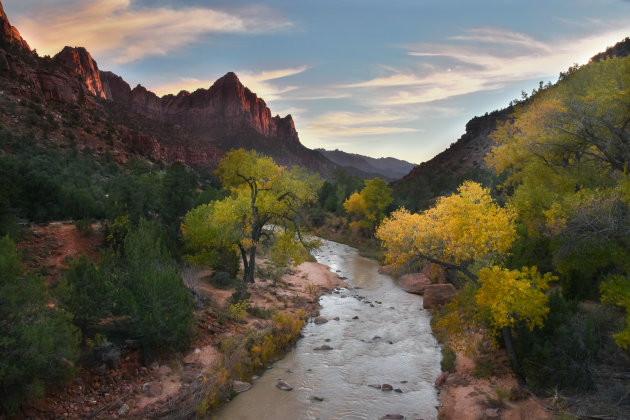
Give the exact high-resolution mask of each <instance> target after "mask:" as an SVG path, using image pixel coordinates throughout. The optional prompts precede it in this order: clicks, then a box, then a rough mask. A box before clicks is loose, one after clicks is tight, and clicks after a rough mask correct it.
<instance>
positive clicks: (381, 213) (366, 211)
mask: <svg viewBox="0 0 630 420" xmlns="http://www.w3.org/2000/svg"><path fill="white" fill-rule="evenodd" d="M393 201H394V199H393V198H392V189H391V188H389V187H388V186H387V183H386V182H385V181H383V180H382V179H380V178H374V179H371V180H366V181H365V188H363V189H362V190H361V192H360V193H356V192H355V193H354V194H352V195H351V196H350V197H348V199H347V200H346V201H345V202H344V203H343V207H344V209H345V210H346V212H347V213H349V214H350V215H353V216H354V217H355V219H356V220H355V221H353V222H352V223H351V224H350V226H351V227H356V228H359V229H363V230H365V231H367V232H369V233H371V232H373V230H374V229H375V227H376V226H377V225H378V224H379V223H380V221H381V220H383V218H384V217H385V210H386V209H387V207H389V205H390V204H391V203H392V202H393Z"/></svg>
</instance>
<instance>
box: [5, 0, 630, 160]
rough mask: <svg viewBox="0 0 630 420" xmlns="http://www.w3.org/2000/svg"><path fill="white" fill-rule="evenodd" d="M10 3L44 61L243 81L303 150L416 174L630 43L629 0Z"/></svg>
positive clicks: (126, 74)
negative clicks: (468, 129)
mask: <svg viewBox="0 0 630 420" xmlns="http://www.w3.org/2000/svg"><path fill="white" fill-rule="evenodd" d="M42 3H43V2H42V1H41V0H4V1H3V5H4V8H5V11H6V13H7V15H8V16H9V19H10V20H11V22H12V23H13V25H15V26H17V27H18V29H19V30H20V31H21V33H22V36H23V37H24V38H25V39H26V40H27V41H28V42H29V44H30V45H31V47H32V48H36V49H37V51H38V52H39V53H40V54H42V55H43V54H50V55H54V54H55V53H56V52H58V51H60V50H61V48H63V46H65V45H71V46H84V47H86V48H87V49H88V50H89V51H90V52H91V53H92V56H93V57H94V58H95V59H96V60H97V62H98V64H99V67H100V68H101V69H102V70H111V71H113V72H115V73H117V74H119V75H120V76H122V77H123V78H124V79H125V80H126V81H127V82H129V84H131V85H132V86H135V85H136V84H139V83H140V84H142V85H143V86H145V87H147V88H148V89H150V90H153V91H154V92H156V93H158V94H160V95H162V94H166V93H177V92H178V91H179V90H181V89H186V90H195V89H196V88H200V87H204V88H207V87H209V86H210V85H211V84H212V83H213V81H214V80H216V79H217V78H219V77H220V76H222V75H223V74H225V73H227V72H228V71H234V72H236V73H237V75H238V76H239V78H240V79H241V81H242V82H243V83H244V84H245V85H246V86H248V87H249V88H250V89H251V90H252V91H254V92H255V93H257V94H258V95H259V96H260V97H262V98H263V99H264V100H265V101H266V102H267V104H268V105H269V107H270V108H271V111H272V113H273V114H274V115H275V114H280V115H283V116H284V115H285V114H289V113H290V114H292V115H293V118H294V120H295V124H296V128H297V130H298V132H299V135H300V139H301V141H302V143H304V144H305V145H306V146H308V147H311V148H315V147H325V148H327V149H335V148H339V149H342V150H344V151H348V152H354V153H361V154H365V155H369V156H373V157H381V156H394V157H397V158H400V159H405V160H408V161H411V162H415V163H419V162H422V161H425V160H427V159H430V158H431V157H432V156H434V155H435V154H437V153H439V152H440V151H442V150H443V149H445V148H446V147H448V145H449V144H450V143H452V142H454V141H455V140H457V138H459V136H461V134H463V132H464V130H465V124H466V122H467V121H468V120H469V119H470V118H472V117H473V116H475V115H482V114H484V113H486V112H489V111H492V110H494V109H499V108H503V107H505V106H507V105H508V103H509V102H510V100H511V99H514V98H517V97H520V93H521V91H522V90H525V91H528V92H529V91H531V90H532V89H533V88H535V87H537V85H538V82H539V81H540V80H543V81H545V82H546V81H552V82H555V81H556V79H557V75H558V73H559V72H560V71H564V70H566V69H567V67H569V66H570V65H571V64H573V63H576V62H577V63H580V64H583V63H585V62H586V61H587V60H588V58H589V57H591V56H592V55H594V54H595V53H597V52H599V51H603V50H604V49H605V48H606V47H607V46H610V45H613V44H615V43H616V42H617V41H620V40H621V39H623V38H625V37H626V36H630V1H627V0H626V1H624V0H572V1H558V0H546V1H535V0H530V1H527V2H524V1H522V0H502V1H499V0H495V1H483V0H480V1H470V0H460V1H455V0H442V1H437V0H404V1H403V0H381V1H375V0H318V1H311V0H273V1H260V2H256V1H255V0H254V1H241V0H231V1H228V0H225V1H206V0H179V1H174V0H156V1H149V0H47V1H46V2H45V4H43V5H42Z"/></svg>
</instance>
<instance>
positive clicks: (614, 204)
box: [487, 57, 630, 345]
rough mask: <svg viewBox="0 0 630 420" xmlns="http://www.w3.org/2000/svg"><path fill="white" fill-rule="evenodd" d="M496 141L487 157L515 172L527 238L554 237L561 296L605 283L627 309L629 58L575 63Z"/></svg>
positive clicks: (516, 202)
mask: <svg viewBox="0 0 630 420" xmlns="http://www.w3.org/2000/svg"><path fill="white" fill-rule="evenodd" d="M491 137H492V139H493V140H494V141H495V142H496V143H497V146H496V147H494V148H493V150H492V152H491V153H490V154H489V156H488V157H487V162H488V164H489V166H491V167H493V168H494V169H495V170H496V171H497V173H499V174H503V175H507V182H506V184H507V186H508V187H509V188H508V190H511V191H512V193H511V194H510V195H509V202H510V204H511V205H512V206H513V207H514V208H515V210H516V211H517V213H518V217H519V219H520V220H521V221H522V223H524V224H525V225H526V226H527V228H528V235H529V236H530V237H531V238H545V239H546V240H548V242H549V243H550V247H549V249H548V252H549V254H551V255H552V256H553V259H552V260H553V261H552V262H553V265H554V268H555V270H556V271H557V272H558V273H560V274H561V278H562V283H563V293H564V294H565V295H566V296H569V297H574V298H575V297H577V298H593V297H594V295H595V294H596V293H597V290H598V289H599V291H600V293H601V294H602V301H603V302H607V303H611V304H615V305H618V306H621V307H626V306H625V304H623V303H621V304H620V303H619V302H622V301H621V300H619V299H617V298H615V297H614V296H613V293H612V292H611V291H613V290H616V291H621V290H626V289H628V290H630V287H627V288H625V289H624V288H623V287H621V286H622V285H623V284H624V283H623V282H624V281H625V282H628V280H627V279H628V276H629V275H630V255H629V252H628V249H630V248H629V247H630V242H629V240H628V237H629V233H630V199H629V195H628V191H630V190H629V189H628V185H630V183H629V181H628V180H629V176H628V171H629V170H630V57H623V58H609V59H606V60H602V61H599V62H591V63H588V64H587V65H584V66H581V67H573V68H571V69H570V71H569V72H568V73H566V74H565V75H564V76H563V77H562V78H561V80H560V81H559V82H558V83H557V84H556V85H555V86H552V87H549V88H547V89H545V90H544V91H542V92H538V94H536V95H535V96H533V97H532V98H530V101H528V102H527V103H524V104H521V105H519V106H517V107H516V111H515V113H514V114H513V115H512V117H511V118H510V119H509V120H508V121H506V122H505V123H504V124H502V125H500V126H499V127H498V129H497V130H496V132H495V133H493V135H492V136H491ZM620 279H623V280H620ZM602 281H604V282H607V283H604V284H602V285H600V283H601V282H602ZM617 337H619V336H617ZM618 343H624V344H625V345H627V343H628V342H627V341H624V340H620V341H618ZM620 345H621V344H620Z"/></svg>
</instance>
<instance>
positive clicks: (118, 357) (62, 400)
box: [18, 224, 345, 419]
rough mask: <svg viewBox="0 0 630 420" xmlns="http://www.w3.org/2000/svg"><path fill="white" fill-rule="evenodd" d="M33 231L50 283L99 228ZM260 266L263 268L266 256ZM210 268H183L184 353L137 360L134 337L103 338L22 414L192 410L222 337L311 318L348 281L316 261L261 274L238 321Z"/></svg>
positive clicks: (91, 243) (91, 244) (150, 414)
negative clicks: (190, 322) (281, 320)
mask: <svg viewBox="0 0 630 420" xmlns="http://www.w3.org/2000/svg"><path fill="white" fill-rule="evenodd" d="M37 230H38V236H37V238H43V239H41V240H38V241H31V242H29V243H28V244H23V247H24V248H27V249H28V251H29V252H30V253H31V254H32V255H36V256H39V255H45V256H46V257H45V259H42V260H41V261H39V260H38V261H37V262H38V264H39V265H40V266H46V267H51V268H50V269H49V270H48V271H49V276H48V277H47V278H46V281H47V283H51V284H54V283H55V282H56V280H55V278H56V277H55V273H58V272H63V270H65V269H67V261H71V260H72V258H76V257H77V256H78V255H80V254H81V253H86V252H87V253H88V254H89V255H90V256H91V257H92V259H93V260H95V259H96V255H97V253H95V252H94V251H93V249H95V248H96V247H97V245H98V244H99V243H100V240H101V238H100V236H99V235H98V234H97V233H94V234H93V235H91V236H89V237H85V236H84V235H81V234H80V233H79V232H78V231H77V230H76V227H75V226H74V225H73V224H50V225H46V226H38V227H37ZM50 244H53V245H50ZM260 266H261V267H264V266H265V261H264V260H263V261H261V262H260ZM210 274H211V272H210V271H208V270H194V271H193V272H187V273H185V275H186V276H187V277H188V278H189V280H190V277H191V276H192V277H193V279H192V281H191V282H190V284H189V287H191V288H193V289H194V294H195V295H196V296H197V299H198V309H197V310H196V311H195V318H196V322H197V327H198V328H197V330H198V336H197V338H196V340H195V342H194V343H193V345H192V346H191V347H190V350H189V351H188V352H186V353H185V354H183V355H181V356H174V355H173V354H171V353H162V354H159V355H158V357H157V360H156V361H155V362H154V363H152V364H151V365H150V366H142V364H141V363H140V357H139V351H138V349H137V348H135V346H134V344H133V342H128V343H120V344H113V343H106V344H105V345H103V346H102V347H101V348H97V349H96V351H95V352H93V353H92V354H90V355H89V357H88V358H87V359H86V358H84V359H83V360H82V362H81V365H80V366H77V367H78V373H77V375H76V376H75V377H74V378H73V379H72V380H71V381H69V382H68V383H66V384H65V385H63V386H56V387H52V388H49V389H48V390H47V393H46V396H45V398H44V399H43V400H41V401H38V402H34V403H31V404H25V409H24V412H23V413H22V415H21V417H22V418H74V419H79V418H104V419H105V418H107V419H116V418H145V417H146V418H167V417H171V418H181V417H182V416H184V417H185V414H188V415H192V414H196V410H197V407H196V401H197V402H199V401H201V400H202V399H203V398H202V397H203V396H197V395H193V394H194V393H195V392H196V391H198V390H199V388H198V386H197V385H198V384H199V383H200V381H201V382H203V381H204V378H206V379H207V378H209V377H211V376H213V375H214V374H215V373H216V372H215V370H216V368H217V367H218V366H221V365H222V364H223V363H224V362H223V358H224V356H223V354H222V352H221V351H220V348H221V343H222V342H224V341H226V340H233V341H239V340H240V339H242V338H245V337H246V336H247V335H248V334H250V333H251V332H252V331H253V332H261V333H262V332H265V331H267V330H269V329H270V327H271V325H272V324H273V319H272V318H273V314H279V313H282V314H286V315H288V317H287V318H286V319H293V318H295V317H296V314H298V312H300V311H303V313H305V314H306V315H307V316H315V315H317V313H318V311H319V304H318V298H319V296H321V295H322V294H325V293H330V292H332V291H333V289H334V288H336V287H343V286H344V285H345V283H344V282H343V280H342V279H341V278H340V277H339V275H338V274H335V273H332V272H330V270H329V269H328V267H326V266H324V265H322V264H318V263H316V262H307V263H304V264H302V265H300V266H298V267H295V268H293V269H292V270H291V272H290V273H289V274H287V275H285V276H284V277H283V278H282V280H281V281H279V282H277V284H276V283H274V282H273V281H272V280H271V279H267V281H264V280H265V278H263V277H262V276H259V277H257V278H256V283H255V284H254V285H252V286H251V287H250V292H251V294H252V296H251V298H250V306H252V307H255V308H257V309H256V311H254V312H253V313H254V315H252V314H250V313H247V314H246V317H245V319H244V321H240V322H237V321H235V320H233V319H230V318H229V317H228V316H226V315H227V314H228V311H229V298H230V296H231V294H232V292H233V290H230V289H220V288H217V287H214V286H213V285H212V284H211V282H209V281H208V276H209V275H210ZM230 381H231V378H230ZM224 385H225V384H224ZM231 386H232V383H231V382H230V383H229V384H228V385H227V386H224V389H226V393H227V395H230V392H231ZM178 404H180V406H177V405H178ZM18 418H19V416H18Z"/></svg>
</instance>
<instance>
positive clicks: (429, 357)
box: [218, 240, 441, 420]
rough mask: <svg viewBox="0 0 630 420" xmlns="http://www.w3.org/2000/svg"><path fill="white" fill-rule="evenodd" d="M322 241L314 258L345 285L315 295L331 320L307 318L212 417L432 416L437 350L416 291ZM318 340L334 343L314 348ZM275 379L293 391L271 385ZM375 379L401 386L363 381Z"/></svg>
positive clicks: (339, 246) (278, 419)
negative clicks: (294, 339)
mask: <svg viewBox="0 0 630 420" xmlns="http://www.w3.org/2000/svg"><path fill="white" fill-rule="evenodd" d="M323 243H324V245H323V246H322V248H321V249H320V250H319V251H317V252H316V253H315V258H316V259H317V261H318V262H320V263H322V264H326V265H327V266H329V267H330V269H331V271H333V272H335V273H337V274H339V275H340V276H342V277H345V278H346V280H345V281H346V282H347V284H348V288H347V289H340V290H338V291H336V293H333V294H331V295H325V296H322V297H321V298H320V304H321V306H322V309H321V316H324V317H326V318H327V319H328V320H329V321H328V322H327V323H324V324H319V325H317V324H315V323H313V322H309V323H308V324H307V325H306V326H305V327H304V329H303V334H304V338H302V339H300V340H299V342H298V344H297V346H296V347H295V349H294V350H292V351H291V352H290V353H288V354H287V355H286V356H285V357H284V358H283V359H282V360H279V361H277V362H276V363H274V365H273V366H272V367H271V368H270V369H269V370H267V371H266V372H265V373H264V375H262V377H261V378H259V379H258V380H256V381H255V382H254V386H253V387H252V389H251V390H249V391H247V392H244V393H242V394H240V395H238V396H237V397H236V398H235V399H234V400H233V401H232V402H230V403H228V404H227V405H226V406H225V407H224V408H223V409H222V411H221V412H220V413H219V416H218V418H219V419H221V420H249V419H251V420H253V419H256V420H259V419H274V420H283V419H286V420H301V419H322V420H332V419H343V420H350V419H352V420H354V419H379V418H381V417H382V416H385V415H387V414H400V415H404V416H405V418H406V419H419V418H422V419H425V420H429V419H436V418H437V410H436V406H437V405H438V400H437V391H436V389H435V388H434V386H433V383H434V381H435V379H436V378H437V377H438V376H439V375H440V373H441V371H440V357H441V355H440V347H439V345H438V343H437V342H436V340H435V338H434V337H433V335H432V333H431V327H430V325H429V319H430V316H429V313H428V312H427V311H425V310H423V309H422V297H420V296H416V295H411V294H408V293H406V292H404V291H402V290H401V289H399V288H398V287H396V286H395V285H394V283H393V281H392V279H391V278H390V277H388V276H385V275H382V274H379V273H378V271H377V270H378V268H379V265H378V264H377V263H376V262H375V261H374V260H370V259H367V258H363V257H361V256H359V255H358V252H357V250H356V249H354V248H352V247H349V246H346V245H342V244H339V243H336V242H331V241H326V240H324V241H323ZM337 317H338V318H339V320H338V321H336V320H335V318H337ZM357 317H358V318H357ZM322 345H328V346H330V347H332V350H314V348H316V347H319V346H322ZM278 379H283V380H284V381H286V382H287V383H289V384H290V385H291V386H292V387H293V388H294V389H293V391H289V392H287V391H282V390H280V389H278V388H276V386H275V385H276V383H277V381H278ZM375 384H378V385H382V384H390V385H392V387H393V388H394V389H399V390H400V391H402V392H396V391H382V390H380V389H376V388H373V387H370V386H369V385H375ZM314 397H316V398H314ZM318 399H323V401H319V400H318Z"/></svg>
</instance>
